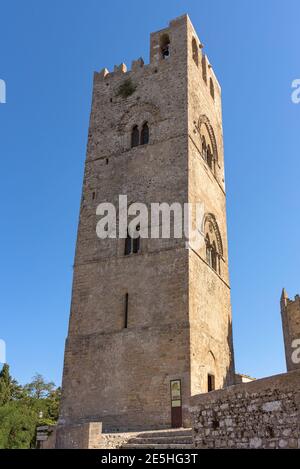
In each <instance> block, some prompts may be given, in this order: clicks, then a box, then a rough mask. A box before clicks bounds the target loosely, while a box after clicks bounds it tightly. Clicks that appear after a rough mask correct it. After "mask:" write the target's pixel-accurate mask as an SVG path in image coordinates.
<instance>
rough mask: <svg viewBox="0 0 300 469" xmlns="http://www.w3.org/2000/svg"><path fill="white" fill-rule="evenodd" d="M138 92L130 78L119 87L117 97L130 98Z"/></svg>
mask: <svg viewBox="0 0 300 469" xmlns="http://www.w3.org/2000/svg"><path fill="white" fill-rule="evenodd" d="M135 90H136V85H134V84H133V83H132V81H131V79H130V78H128V79H127V80H125V81H123V83H122V84H121V85H120V86H119V89H118V91H117V93H116V94H117V96H122V98H128V96H131V95H132V94H133V93H134V92H135Z"/></svg>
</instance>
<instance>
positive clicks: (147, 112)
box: [118, 102, 160, 133]
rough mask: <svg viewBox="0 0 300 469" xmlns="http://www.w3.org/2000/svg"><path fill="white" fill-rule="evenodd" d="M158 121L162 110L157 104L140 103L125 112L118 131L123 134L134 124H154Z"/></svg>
mask: <svg viewBox="0 0 300 469" xmlns="http://www.w3.org/2000/svg"><path fill="white" fill-rule="evenodd" d="M157 119H160V109H159V108H158V107H157V106H156V105H155V104H152V103H149V102H138V103H135V104H133V105H132V106H130V108H129V109H128V110H127V111H126V112H124V114H123V115H122V117H121V119H120V122H119V125H118V131H119V132H122V133H123V132H126V131H127V130H129V129H130V128H131V126H132V125H134V124H142V123H144V122H149V123H150V124H152V123H153V122H154V121H156V120H157Z"/></svg>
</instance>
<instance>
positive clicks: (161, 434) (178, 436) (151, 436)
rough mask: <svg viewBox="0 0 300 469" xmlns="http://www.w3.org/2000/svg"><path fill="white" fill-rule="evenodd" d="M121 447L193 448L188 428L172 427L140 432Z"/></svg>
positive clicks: (190, 432)
mask: <svg viewBox="0 0 300 469" xmlns="http://www.w3.org/2000/svg"><path fill="white" fill-rule="evenodd" d="M122 448H123V449H139V448H147V449H169V448H171V449H192V448H194V444H193V437H192V430H191V429H190V428H172V429H167V430H153V431H147V432H142V433H139V434H137V435H136V436H134V437H133V438H130V440H128V441H127V442H126V443H125V444H124V445H123V446H122Z"/></svg>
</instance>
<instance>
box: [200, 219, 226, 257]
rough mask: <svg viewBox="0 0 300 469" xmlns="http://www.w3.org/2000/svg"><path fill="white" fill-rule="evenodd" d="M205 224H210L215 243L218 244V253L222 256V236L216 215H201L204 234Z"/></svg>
mask: <svg viewBox="0 0 300 469" xmlns="http://www.w3.org/2000/svg"><path fill="white" fill-rule="evenodd" d="M207 224H210V226H211V227H212V229H213V231H214V233H215V236H216V240H217V245H218V253H219V255H220V256H221V257H223V243H222V237H221V233H220V229H219V225H218V223H217V220H216V217H215V216H214V214H213V213H206V214H205V215H204V217H203V226H202V232H203V233H204V235H205V227H206V225H207Z"/></svg>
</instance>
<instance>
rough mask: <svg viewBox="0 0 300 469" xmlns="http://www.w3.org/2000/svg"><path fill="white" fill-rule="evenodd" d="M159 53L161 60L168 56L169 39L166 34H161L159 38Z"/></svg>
mask: <svg viewBox="0 0 300 469" xmlns="http://www.w3.org/2000/svg"><path fill="white" fill-rule="evenodd" d="M160 51H161V56H162V58H163V59H167V58H168V57H169V56H170V39H169V36H168V34H163V35H162V36H161V38H160Z"/></svg>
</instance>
